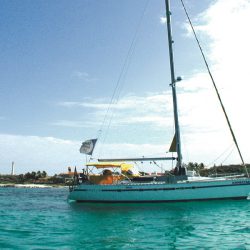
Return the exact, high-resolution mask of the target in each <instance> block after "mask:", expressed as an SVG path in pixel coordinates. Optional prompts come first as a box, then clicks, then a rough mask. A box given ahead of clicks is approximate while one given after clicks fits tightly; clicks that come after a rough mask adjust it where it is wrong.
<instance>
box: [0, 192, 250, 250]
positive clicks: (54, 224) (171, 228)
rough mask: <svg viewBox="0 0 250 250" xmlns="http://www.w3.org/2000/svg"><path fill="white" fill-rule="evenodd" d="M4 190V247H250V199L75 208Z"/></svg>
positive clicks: (61, 197)
mask: <svg viewBox="0 0 250 250" xmlns="http://www.w3.org/2000/svg"><path fill="white" fill-rule="evenodd" d="M67 195H68V189H66V188H42V189H39V188H0V249H250V201H247V200H242V201H214V202H211V201H209V202H208V201H205V202H190V203H167V204H114V205H112V204H76V203H69V202H68V201H67Z"/></svg>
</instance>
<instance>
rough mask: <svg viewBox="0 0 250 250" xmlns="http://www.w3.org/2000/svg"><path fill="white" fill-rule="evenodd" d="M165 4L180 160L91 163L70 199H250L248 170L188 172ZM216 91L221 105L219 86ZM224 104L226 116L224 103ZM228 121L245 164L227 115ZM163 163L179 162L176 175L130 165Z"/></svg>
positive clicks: (89, 146)
mask: <svg viewBox="0 0 250 250" xmlns="http://www.w3.org/2000/svg"><path fill="white" fill-rule="evenodd" d="M165 5H166V19H167V30H168V45H169V58H170V71H171V84H170V86H171V89H172V97H173V110H174V124H175V136H174V139H173V142H172V145H171V148H174V149H175V151H176V153H177V157H155V158H154V157H152V158H145V157H144V158H121V159H99V160H98V162H97V163H92V162H89V163H88V164H86V169H84V170H83V173H81V174H80V177H79V175H78V173H77V172H76V170H75V176H74V181H73V184H72V186H70V193H69V196H68V199H69V200H73V201H76V202H95V203H146V202H150V203H153V202H186V201H204V200H220V199H247V198H250V178H249V175H248V172H247V168H246V175H245V176H238V177H237V176H225V177H201V176H196V175H195V174H194V173H193V172H190V171H187V170H186V168H185V167H184V165H183V162H182V151H181V137H180V127H179V119H178V106H177V94H176V82H178V81H179V80H180V78H178V77H177V78H176V77H175V69H174V57H173V48H172V31H171V12H170V4H169V0H165ZM212 80H213V79H212ZM214 86H215V84H214ZM215 89H216V92H217V95H218V97H219V100H220V102H221V99H220V96H219V93H218V91H217V88H216V86H215ZM221 105H222V109H223V112H224V114H225V115H226V112H225V109H224V106H223V104H222V102H221ZM226 119H227V122H228V125H229V128H230V131H231V133H232V136H233V140H234V142H235V144H236V147H237V149H238V152H239V154H240V157H241V159H242V162H243V165H244V161H243V158H242V155H241V153H240V150H239V147H238V144H237V141H236V138H235V136H234V134H233V131H232V128H231V125H230V122H229V119H228V117H227V115H226ZM95 143H96V139H94V140H88V141H86V142H85V143H83V145H82V147H81V150H80V151H82V152H85V153H86V154H89V155H91V154H92V152H93V149H94V145H95ZM161 160H164V161H166V160H172V161H173V160H175V161H176V167H175V170H174V172H173V173H167V174H163V175H150V176H147V175H146V176H142V175H141V174H140V173H139V172H138V171H135V170H134V168H133V165H132V164H130V162H136V161H143V162H144V161H161ZM93 168H95V169H97V170H100V171H101V173H100V174H94V173H93V172H92V169H93Z"/></svg>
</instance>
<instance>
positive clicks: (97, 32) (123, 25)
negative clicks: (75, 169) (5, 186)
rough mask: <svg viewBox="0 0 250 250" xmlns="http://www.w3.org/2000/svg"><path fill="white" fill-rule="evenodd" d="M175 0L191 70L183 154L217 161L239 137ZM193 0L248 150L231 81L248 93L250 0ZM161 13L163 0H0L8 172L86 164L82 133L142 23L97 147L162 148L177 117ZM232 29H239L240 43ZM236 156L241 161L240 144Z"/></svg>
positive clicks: (101, 112) (93, 122) (1, 153)
mask: <svg viewBox="0 0 250 250" xmlns="http://www.w3.org/2000/svg"><path fill="white" fill-rule="evenodd" d="M172 2H173V3H172V19H173V35H174V40H175V43H174V49H175V61H176V71H177V73H176V75H182V76H184V79H185V80H184V81H183V82H181V83H180V86H179V90H178V91H179V94H180V95H179V97H180V122H181V128H182V132H183V135H182V136H183V144H184V145H183V151H184V152H183V154H184V161H185V162H188V161H199V162H201V161H202V162H205V163H207V164H209V163H211V162H213V159H216V157H217V156H218V155H220V154H221V153H223V152H224V151H225V150H226V149H228V148H230V150H231V146H230V145H231V138H230V135H228V133H227V132H226V128H225V124H224V120H223V117H222V115H221V114H220V113H219V112H218V113H217V110H219V111H220V107H219V106H218V103H216V102H217V100H216V98H215V96H214V93H213V92H212V91H213V90H212V87H211V84H210V83H209V81H208V79H207V76H206V75H205V74H204V72H205V68H204V65H203V62H202V61H201V57H200V54H199V52H198V50H197V47H196V45H195V43H194V40H193V38H192V36H191V35H190V31H189V29H188V28H187V25H186V18H185V16H184V12H183V10H182V8H181V4H180V2H179V1H172ZM185 2H186V4H187V7H188V10H189V12H190V15H191V17H192V19H193V20H194V24H195V26H196V29H197V31H198V33H199V36H200V38H201V41H202V43H203V45H204V49H205V51H206V53H207V56H208V59H209V62H210V64H211V67H212V69H213V71H214V73H215V76H216V79H218V80H219V83H218V85H219V88H220V89H221V90H222V91H223V93H224V94H223V96H224V99H225V102H226V103H225V104H228V106H229V108H228V109H229V113H230V115H231V116H232V120H233V125H234V127H235V129H236V134H237V135H243V136H242V137H244V140H241V141H240V144H241V145H242V146H243V148H244V146H245V145H246V141H247V140H246V139H247V138H246V134H245V133H244V134H243V132H244V131H245V132H247V129H244V128H247V125H248V124H247V123H246V121H245V119H243V118H244V117H241V119H242V120H241V119H239V109H240V107H242V106H243V107H245V108H246V107H247V106H248V105H249V103H248V102H247V95H246V96H245V97H246V98H241V97H240V96H239V95H240V94H241V92H239V93H238V94H237V93H236V92H235V91H237V89H238V88H237V89H235V88H234V86H235V80H237V84H238V85H239V84H242V87H243V89H244V91H243V92H244V94H246V93H247V91H248V88H247V87H246V82H245V79H246V78H245V77H244V74H246V77H247V71H248V68H247V67H246V66H245V65H247V60H248V55H249V48H248V45H247V44H248V41H249V40H248V39H249V34H248V29H247V28H246V29H245V28H244V25H246V24H247V23H248V22H249V18H248V16H250V14H249V13H250V12H249V10H250V3H249V1H247V0H239V1H238V2H237V3H235V1H232V0H229V1H225V0H216V1H212V0H206V1H195V0H189V1H185ZM144 10H145V12H144ZM143 13H144V14H143ZM221 13H223V18H221ZM163 16H164V1H162V0H149V1H148V0H138V1H134V0H133V1H132V0H128V1H117V0H103V1H97V0H81V1H73V2H72V1H27V0H25V1H14V0H13V1H1V9H0V32H1V39H0V46H1V52H0V53H1V54H0V56H1V60H0V63H1V67H0V105H1V107H2V108H1V109H0V173H1V172H3V173H8V172H9V171H10V166H11V162H12V161H15V163H16V172H17V173H22V172H27V171H31V170H46V171H48V172H49V173H51V174H52V173H55V172H57V173H58V172H63V171H65V170H66V168H67V166H68V165H70V166H74V165H77V166H82V165H83V164H84V161H85V158H84V156H83V155H80V153H79V147H80V145H81V141H84V140H86V139H89V138H93V137H96V136H97V134H98V130H99V129H100V128H101V124H102V122H103V119H104V116H105V114H106V110H107V106H108V104H109V103H110V99H111V96H112V94H113V91H114V89H115V86H116V84H117V82H118V79H119V76H120V74H121V72H122V70H121V69H122V67H123V65H124V62H125V58H126V56H127V54H128V51H129V48H130V46H131V42H132V41H133V38H134V36H135V33H136V39H135V43H134V47H133V50H132V51H133V53H131V54H129V60H128V62H127V64H126V67H125V69H126V70H125V73H124V72H123V74H122V75H121V78H120V81H119V83H120V85H119V86H121V91H120V92H119V98H118V99H119V101H118V103H117V105H115V106H114V107H113V106H112V108H111V111H112V112H109V113H108V117H107V119H106V123H105V126H104V129H103V133H102V137H101V138H100V142H102V143H99V144H98V147H99V148H97V151H96V152H97V155H96V156H103V157H106V156H108V155H111V156H112V157H114V156H117V157H120V156H141V155H150V156H151V155H156V154H157V155H164V154H165V152H166V150H167V149H168V145H169V143H170V141H171V137H172V135H173V120H172V103H171V96H170V89H169V86H168V84H169V82H170V76H169V64H168V47H167V34H166V25H165V24H164V23H163V22H162V17H163ZM224 17H225V18H224ZM237 18H238V19H237ZM223 19H224V20H223ZM232 19H234V20H238V21H234V25H235V22H236V25H237V26H236V27H232ZM140 20H141V21H142V22H141V23H140ZM232 29H234V30H235V31H236V32H238V33H236V37H238V38H242V40H241V45H240V48H238V50H236V46H235V41H236V40H237V39H236V40H235V38H234V36H233V35H232ZM136 30H138V31H137V32H136ZM235 51H236V52H235ZM229 55H231V56H229ZM236 61H237V68H236V69H235V64H233V62H236ZM230 62H231V63H232V64H230ZM241 64H242V65H241ZM222 65H224V66H222ZM232 69H233V70H232ZM242 69H243V72H241V70H242ZM234 71H235V72H234ZM229 73H230V74H229ZM238 73H239V74H240V75H241V76H240V78H239V74H238ZM241 79H242V81H240V80H241ZM239 82H241V83H239ZM225 83H226V85H225ZM115 97H117V95H116V96H115ZM210 97H211V98H210ZM232 99H233V100H234V102H233V104H232V101H231V100H232ZM242 100H245V101H244V102H243V101H242ZM204 101H205V102H204ZM214 103H215V104H214ZM201 104H203V105H204V106H202V105H201ZM226 106H227V105H226ZM241 110H242V109H241ZM243 111H244V109H243V110H242V112H243ZM246 112H247V109H246ZM110 117H113V118H112V120H111V125H110V128H109V129H108V130H107V127H108V124H109V119H110ZM215 121H216V122H218V124H216V125H218V126H215ZM107 131H108V132H107ZM106 135H107V136H106ZM104 138H105V140H104ZM225 138H229V139H225ZM216 140H219V141H220V143H218V142H217V143H216V148H215V146H214V145H213V142H214V141H216ZM200 145H202V147H201V146H200ZM202 149H204V150H202ZM244 153H245V154H246V153H247V148H246V146H245V148H244ZM222 161H223V159H219V161H218V162H216V163H220V162H222ZM228 161H229V162H239V159H238V158H237V155H236V154H235V156H232V157H231V158H229V159H228ZM248 161H250V159H249V160H248Z"/></svg>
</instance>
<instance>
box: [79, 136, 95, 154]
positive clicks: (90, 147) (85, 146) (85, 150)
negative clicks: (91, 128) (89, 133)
mask: <svg viewBox="0 0 250 250" xmlns="http://www.w3.org/2000/svg"><path fill="white" fill-rule="evenodd" d="M96 141H97V139H91V140H87V141H85V142H83V143H82V146H81V148H80V153H82V154H86V155H92V153H93V151H94V148H95V144H96Z"/></svg>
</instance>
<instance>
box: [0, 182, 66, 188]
mask: <svg viewBox="0 0 250 250" xmlns="http://www.w3.org/2000/svg"><path fill="white" fill-rule="evenodd" d="M1 187H13V188H68V186H62V185H49V184H15V183H5V184H1V183H0V188H1Z"/></svg>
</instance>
